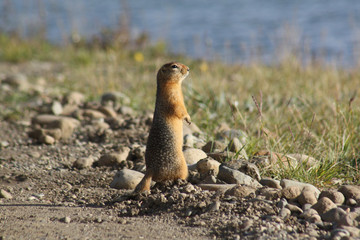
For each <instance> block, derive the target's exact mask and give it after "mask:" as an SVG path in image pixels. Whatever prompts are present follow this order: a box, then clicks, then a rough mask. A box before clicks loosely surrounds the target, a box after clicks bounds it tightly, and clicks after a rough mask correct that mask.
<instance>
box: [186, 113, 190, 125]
mask: <svg viewBox="0 0 360 240" xmlns="http://www.w3.org/2000/svg"><path fill="white" fill-rule="evenodd" d="M185 121H186V122H187V123H188V124H189V125H190V124H191V118H190V116H189V115H187V116H186V117H185Z"/></svg>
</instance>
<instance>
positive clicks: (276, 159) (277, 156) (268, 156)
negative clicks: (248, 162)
mask: <svg viewBox="0 0 360 240" xmlns="http://www.w3.org/2000/svg"><path fill="white" fill-rule="evenodd" d="M253 161H254V162H255V163H256V164H257V165H262V166H269V165H274V166H277V165H279V164H280V166H282V165H283V166H284V167H288V166H289V163H290V165H294V163H293V162H291V159H290V158H287V157H286V156H285V155H284V154H281V153H276V152H270V151H268V150H261V151H259V152H257V153H255V154H254V157H253Z"/></svg>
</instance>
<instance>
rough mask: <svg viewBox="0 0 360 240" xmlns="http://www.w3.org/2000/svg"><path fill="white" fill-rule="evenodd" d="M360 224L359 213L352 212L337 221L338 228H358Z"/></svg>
mask: <svg viewBox="0 0 360 240" xmlns="http://www.w3.org/2000/svg"><path fill="white" fill-rule="evenodd" d="M359 222H360V211H352V212H349V213H347V214H346V215H343V216H342V217H341V219H340V220H339V222H338V224H339V225H340V226H354V227H358V226H359Z"/></svg>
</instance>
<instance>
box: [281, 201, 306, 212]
mask: <svg viewBox="0 0 360 240" xmlns="http://www.w3.org/2000/svg"><path fill="white" fill-rule="evenodd" d="M285 207H286V208H288V209H289V210H290V211H291V212H293V213H303V212H304V211H303V210H302V209H301V208H299V207H298V206H296V205H294V204H290V203H288V204H287V205H286V206H285Z"/></svg>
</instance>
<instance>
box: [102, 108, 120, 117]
mask: <svg viewBox="0 0 360 240" xmlns="http://www.w3.org/2000/svg"><path fill="white" fill-rule="evenodd" d="M98 111H99V112H101V113H103V114H104V115H105V116H106V117H112V118H116V116H117V114H116V112H115V111H114V109H113V108H112V107H107V106H100V107H99V108H98Z"/></svg>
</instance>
